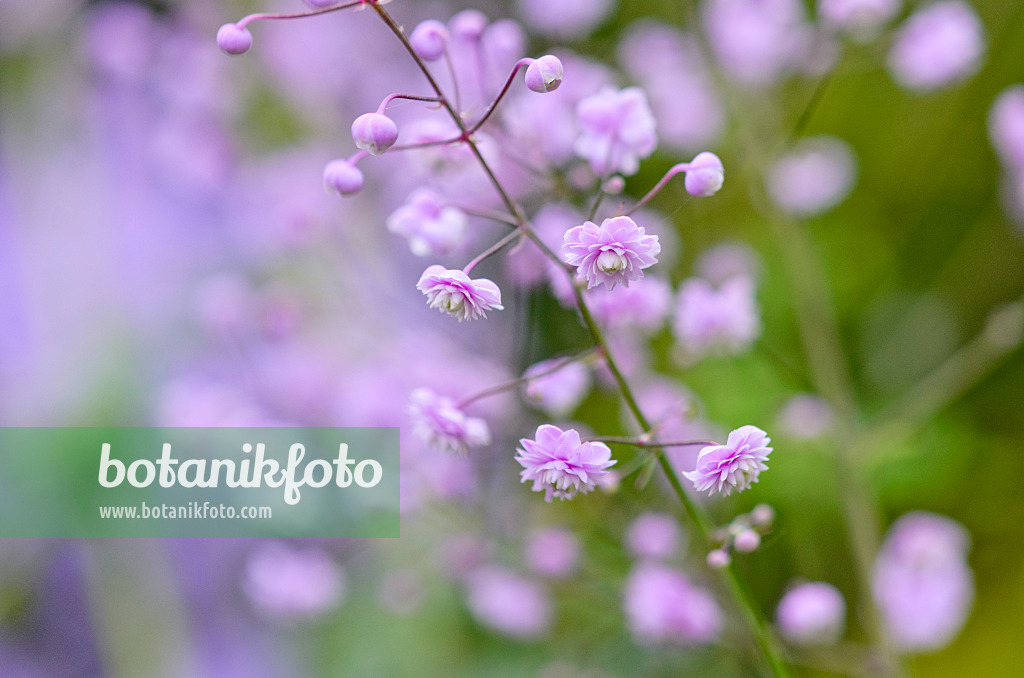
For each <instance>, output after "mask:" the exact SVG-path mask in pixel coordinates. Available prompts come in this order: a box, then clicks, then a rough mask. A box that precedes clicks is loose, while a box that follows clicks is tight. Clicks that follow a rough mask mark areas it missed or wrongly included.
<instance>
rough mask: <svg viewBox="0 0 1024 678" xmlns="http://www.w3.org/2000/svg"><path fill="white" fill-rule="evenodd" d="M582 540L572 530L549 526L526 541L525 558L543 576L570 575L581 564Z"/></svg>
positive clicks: (531, 567) (557, 576) (532, 568)
mask: <svg viewBox="0 0 1024 678" xmlns="http://www.w3.org/2000/svg"><path fill="white" fill-rule="evenodd" d="M580 550H581V546H580V540H579V538H578V537H577V536H576V535H575V534H573V533H572V532H570V531H568V530H565V529H561V528H557V527H549V528H547V529H543V530H538V531H536V532H534V533H532V534H531V535H530V537H529V539H528V540H527V542H526V548H525V553H524V556H525V560H526V563H527V565H528V566H529V568H530V569H531V570H532V571H533V572H535V573H536V574H539V575H540V576H542V577H552V578H562V577H568V576H569V575H571V574H572V573H573V572H574V571H575V570H576V567H577V566H578V565H579V561H580Z"/></svg>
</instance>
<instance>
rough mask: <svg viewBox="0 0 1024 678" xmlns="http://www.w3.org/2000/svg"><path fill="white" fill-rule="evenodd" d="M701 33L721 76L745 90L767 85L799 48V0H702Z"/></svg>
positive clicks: (801, 31) (802, 33) (801, 34)
mask: <svg viewBox="0 0 1024 678" xmlns="http://www.w3.org/2000/svg"><path fill="white" fill-rule="evenodd" d="M702 7H703V22H704V29H705V31H706V33H707V36H708V40H709V42H710V43H711V47H712V49H713V51H714V53H715V56H716V57H717V59H718V61H719V62H720V63H721V64H722V67H723V68H724V69H725V71H726V73H727V74H728V75H729V76H730V77H731V78H733V79H734V80H736V81H738V82H741V83H744V84H748V85H759V86H764V85H770V84H772V83H774V82H775V81H776V80H778V79H779V77H781V76H782V75H783V74H784V73H785V72H786V71H787V70H789V69H790V68H791V66H792V65H793V64H794V61H795V60H796V59H797V58H798V57H800V56H801V54H800V51H801V49H802V48H804V47H805V44H804V41H803V38H804V37H805V30H806V25H805V19H804V8H803V3H801V2H799V0H705V2H704V3H703V5H702Z"/></svg>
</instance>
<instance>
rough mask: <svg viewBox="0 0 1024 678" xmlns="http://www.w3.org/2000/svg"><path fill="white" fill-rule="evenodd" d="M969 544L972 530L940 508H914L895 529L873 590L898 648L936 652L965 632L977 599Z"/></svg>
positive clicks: (874, 577) (880, 557)
mask: <svg viewBox="0 0 1024 678" xmlns="http://www.w3.org/2000/svg"><path fill="white" fill-rule="evenodd" d="M969 548H970V536H969V535H968V534H967V530H965V529H964V527H963V526H962V525H960V524H959V523H957V522H955V521H953V520H951V519H949V518H946V517H944V516H939V515H935V514H934V513H926V512H924V511H915V512H912V513H908V514H907V515H905V516H903V517H902V518H900V519H899V520H897V521H896V523H895V524H894V525H893V526H892V528H890V530H889V534H888V535H887V536H886V538H885V543H883V544H882V549H881V551H880V552H879V554H878V559H877V560H876V561H875V567H874V572H873V574H872V593H873V594H874V598H875V603H876V604H877V605H878V609H879V610H880V611H881V613H882V618H883V620H884V622H885V628H886V631H888V634H889V639H890V640H891V641H892V643H893V645H894V646H895V647H896V649H898V650H901V651H903V652H933V651H935V650H940V649H942V648H943V647H945V646H947V645H949V643H951V642H952V641H953V639H954V638H956V636H957V635H958V634H959V633H960V630H961V629H962V628H963V626H964V624H965V623H966V621H967V616H968V614H969V613H970V610H971V605H972V604H973V602H974V576H973V574H972V573H971V568H970V566H969V565H968V563H967V552H968V550H969Z"/></svg>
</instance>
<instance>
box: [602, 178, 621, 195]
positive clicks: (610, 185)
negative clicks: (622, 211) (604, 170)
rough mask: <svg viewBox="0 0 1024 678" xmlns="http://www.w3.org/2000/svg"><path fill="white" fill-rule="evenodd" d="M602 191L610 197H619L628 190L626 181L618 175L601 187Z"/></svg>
mask: <svg viewBox="0 0 1024 678" xmlns="http://www.w3.org/2000/svg"><path fill="white" fill-rule="evenodd" d="M601 190H602V191H604V192H605V193H607V194H608V195H619V194H620V193H622V192H623V191H624V190H626V180H625V179H623V178H622V177H620V176H619V175H618V174H616V175H615V176H614V177H612V178H610V179H609V180H608V181H606V182H604V185H603V186H601Z"/></svg>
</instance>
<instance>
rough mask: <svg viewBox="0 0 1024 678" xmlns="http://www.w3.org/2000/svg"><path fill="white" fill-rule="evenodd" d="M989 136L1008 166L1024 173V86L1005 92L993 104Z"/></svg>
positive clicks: (1016, 86)
mask: <svg viewBox="0 0 1024 678" xmlns="http://www.w3.org/2000/svg"><path fill="white" fill-rule="evenodd" d="M988 134H989V137H990V138H991V139H992V145H993V146H995V149H996V151H998V152H999V155H1000V157H1002V159H1003V162H1004V163H1005V164H1006V166H1007V167H1008V168H1009V169H1011V170H1013V171H1015V172H1018V173H1024V85H1014V86H1013V87H1010V88H1009V89H1006V90H1004V91H1003V93H1002V94H1000V95H999V97H998V98H997V99H996V101H995V103H994V104H992V110H991V111H990V112H989V115H988Z"/></svg>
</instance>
